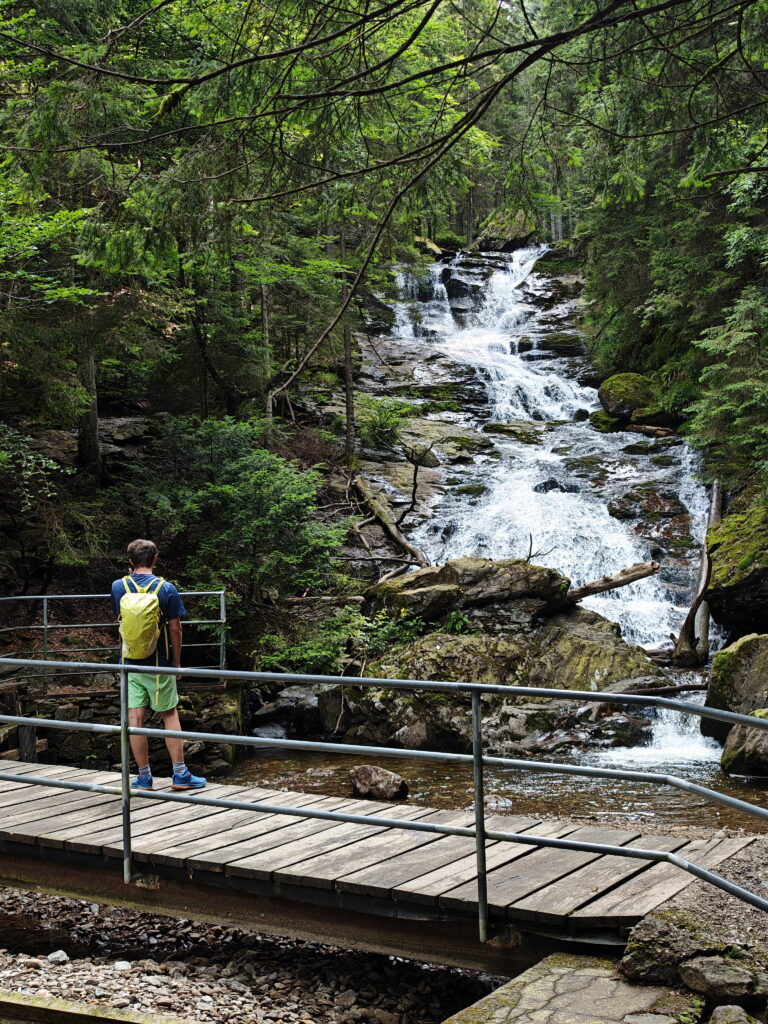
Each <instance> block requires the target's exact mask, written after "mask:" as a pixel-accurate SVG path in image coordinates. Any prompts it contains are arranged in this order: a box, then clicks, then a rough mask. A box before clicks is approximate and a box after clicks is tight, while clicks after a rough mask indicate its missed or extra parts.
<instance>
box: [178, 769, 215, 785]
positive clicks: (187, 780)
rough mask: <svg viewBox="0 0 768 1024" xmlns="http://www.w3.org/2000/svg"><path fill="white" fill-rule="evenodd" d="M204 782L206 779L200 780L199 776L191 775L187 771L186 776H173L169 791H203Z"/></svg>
mask: <svg viewBox="0 0 768 1024" xmlns="http://www.w3.org/2000/svg"><path fill="white" fill-rule="evenodd" d="M206 781H207V780H206V779H203V778H201V777H200V776H199V775H193V774H192V772H191V771H189V770H187V774H186V775H174V776H173V779H172V780H171V789H203V788H204V786H205V783H206Z"/></svg>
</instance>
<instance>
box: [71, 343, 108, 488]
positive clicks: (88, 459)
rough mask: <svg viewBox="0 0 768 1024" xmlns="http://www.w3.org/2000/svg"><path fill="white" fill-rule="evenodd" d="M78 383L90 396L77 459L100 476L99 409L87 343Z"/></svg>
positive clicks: (91, 351) (88, 469) (94, 375)
mask: <svg viewBox="0 0 768 1024" xmlns="http://www.w3.org/2000/svg"><path fill="white" fill-rule="evenodd" d="M78 375H79V377H80V383H81V384H82V385H83V387H84V388H85V390H86V391H87V392H88V395H89V396H90V401H89V404H88V408H87V409H86V411H85V412H84V413H83V414H82V416H81V417H80V424H79V432H78V443H77V459H78V462H79V463H80V465H81V466H83V467H84V468H85V469H86V470H87V471H88V472H89V473H92V474H93V476H98V477H100V476H101V472H102V462H101V443H100V441H99V409H98V392H97V389H96V358H95V356H94V354H93V348H92V347H91V345H90V344H88V343H87V348H86V351H85V355H84V358H83V360H82V362H81V363H80V369H79V373H78Z"/></svg>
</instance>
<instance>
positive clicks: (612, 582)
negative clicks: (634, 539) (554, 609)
mask: <svg viewBox="0 0 768 1024" xmlns="http://www.w3.org/2000/svg"><path fill="white" fill-rule="evenodd" d="M660 568H661V565H660V564H659V563H658V562H638V563H637V565H630V567H629V568H628V569H622V570H621V572H617V573H616V574H615V575H614V576H602V577H601V578H600V579H599V580H593V581H592V582H591V583H585V584H584V586H583V587H574V588H573V589H572V590H569V591H568V593H567V594H566V595H565V600H566V602H567V603H568V604H576V602H577V601H583V600H584V598H585V597H592V596H593V595H595V594H604V593H605V592H606V591H608V590H618V588H619V587H626V586H627V585H628V584H629V583H635V582H637V580H643V579H645V577H646V576H653V575H654V574H655V573H657V572H658V571H659V569H660Z"/></svg>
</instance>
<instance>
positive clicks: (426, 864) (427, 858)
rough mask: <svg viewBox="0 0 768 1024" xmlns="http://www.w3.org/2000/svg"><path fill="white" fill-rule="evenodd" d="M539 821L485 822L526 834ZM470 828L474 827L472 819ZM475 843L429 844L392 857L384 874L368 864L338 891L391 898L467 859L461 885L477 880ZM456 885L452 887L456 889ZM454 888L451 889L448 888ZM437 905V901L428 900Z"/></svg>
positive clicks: (448, 840)
mask: <svg viewBox="0 0 768 1024" xmlns="http://www.w3.org/2000/svg"><path fill="white" fill-rule="evenodd" d="M539 823H540V822H539V820H538V819H537V818H528V817H522V816H519V817H506V816H505V817H501V816H494V817H490V818H486V819H485V827H486V828H504V829H506V830H508V831H523V830H525V829H527V828H531V827H532V826H534V825H536V824H539ZM471 824H474V818H472V822H471ZM498 845H499V844H498V843H496V842H495V841H493V840H488V841H487V842H486V843H485V855H486V857H487V856H488V852H489V851H490V850H492V849H493V848H494V847H495V846H498ZM475 849H476V847H475V841H474V839H465V838H464V837H461V836H442V837H441V838H440V841H439V843H437V844H435V843H430V844H429V845H428V846H426V847H420V848H418V849H417V850H415V851H413V852H412V851H410V850H404V851H403V852H402V853H400V854H399V855H397V856H395V857H392V858H391V860H387V861H386V863H385V864H383V865H382V867H383V868H384V871H383V872H382V871H381V870H380V869H379V866H378V865H377V864H366V865H365V866H364V867H359V868H357V869H356V870H352V871H350V872H348V873H347V874H345V876H344V877H340V878H339V879H338V881H337V888H338V889H343V890H345V891H347V892H357V893H366V892H375V893H376V894H377V895H391V894H392V893H393V891H394V890H396V889H398V888H399V887H401V886H404V885H407V884H408V883H409V882H411V881H412V880H414V886H418V884H419V883H418V882H417V881H416V880H417V879H420V878H422V877H426V876H431V874H433V873H434V872H438V871H447V870H450V869H452V868H453V867H454V866H455V865H456V864H457V863H458V862H460V861H464V860H465V859H466V861H467V863H468V864H469V863H470V862H471V876H470V873H469V871H468V870H466V869H465V871H464V873H463V874H462V881H465V882H466V881H468V880H469V878H470V877H474V864H475ZM457 884H458V882H454V883H453V885H457ZM446 888H452V887H446ZM426 902H432V903H433V902H434V899H431V900H426Z"/></svg>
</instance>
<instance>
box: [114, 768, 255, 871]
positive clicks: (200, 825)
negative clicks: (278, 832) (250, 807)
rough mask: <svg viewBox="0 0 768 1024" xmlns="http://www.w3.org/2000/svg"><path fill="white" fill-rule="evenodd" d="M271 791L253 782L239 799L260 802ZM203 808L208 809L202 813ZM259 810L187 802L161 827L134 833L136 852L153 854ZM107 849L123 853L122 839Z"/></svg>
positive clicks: (236, 822) (234, 823) (244, 818)
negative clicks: (135, 835) (206, 805)
mask: <svg viewBox="0 0 768 1024" xmlns="http://www.w3.org/2000/svg"><path fill="white" fill-rule="evenodd" d="M271 794H272V790H269V789H263V788H258V787H256V786H254V787H253V788H252V789H243V790H242V792H241V795H240V797H239V798H238V799H242V800H251V801H253V802H254V803H258V802H260V801H263V800H265V799H268V798H269V797H270V796H271ZM200 811H206V812H208V813H206V814H201V813H200ZM196 812H197V813H196ZM259 813H260V812H258V811H236V810H228V809H227V808H225V807H193V806H190V805H187V806H185V807H184V808H183V810H182V809H181V808H180V809H179V814H176V815H174V816H173V818H172V819H170V820H168V821H167V823H166V824H165V825H164V826H163V827H162V828H160V829H157V830H155V831H154V832H151V833H145V834H144V835H142V836H137V837H135V842H134V843H133V849H134V852H135V853H137V854H138V853H139V852H141V853H143V854H148V855H149V854H151V855H154V854H155V853H156V852H158V851H161V850H164V849H165V848H166V847H168V846H173V845H174V844H175V843H180V842H187V841H188V840H190V839H194V838H195V837H196V836H202V835H216V834H217V833H218V832H219V831H220V830H222V829H223V830H226V829H227V828H230V827H232V826H233V825H236V824H238V823H242V822H244V821H249V820H250V819H252V818H254V817H257V816H258V815H259ZM262 813H263V812H262ZM104 852H105V853H107V854H109V853H113V852H114V853H120V854H122V839H121V841H120V842H119V843H114V842H110V843H105V844H104ZM148 859H153V857H148Z"/></svg>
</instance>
